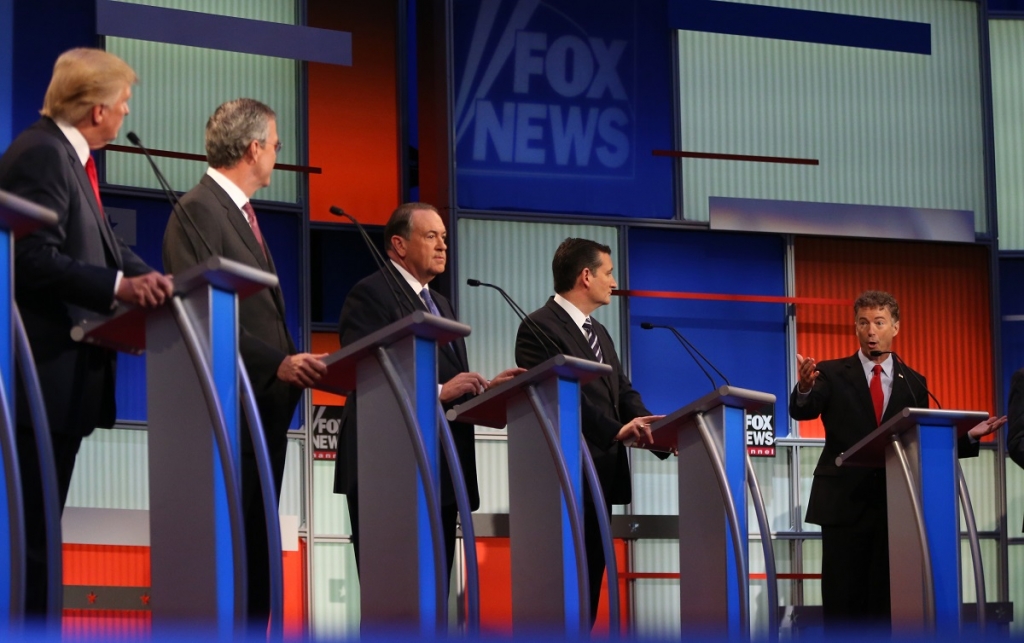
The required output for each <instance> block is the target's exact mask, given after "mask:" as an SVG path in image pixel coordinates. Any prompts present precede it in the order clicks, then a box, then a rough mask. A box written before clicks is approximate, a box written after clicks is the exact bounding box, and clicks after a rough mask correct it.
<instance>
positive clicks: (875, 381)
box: [869, 364, 885, 424]
mask: <svg viewBox="0 0 1024 643" xmlns="http://www.w3.org/2000/svg"><path fill="white" fill-rule="evenodd" d="M871 372H872V373H874V375H873V376H872V377H871V386H870V387H869V388H870V389H871V401H872V402H873V403H874V405H875V422H877V423H878V424H881V423H882V408H883V407H884V406H885V394H884V393H882V365H881V364H875V366H874V367H873V368H872V369H871Z"/></svg>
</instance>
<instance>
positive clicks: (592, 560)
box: [583, 492, 612, 629]
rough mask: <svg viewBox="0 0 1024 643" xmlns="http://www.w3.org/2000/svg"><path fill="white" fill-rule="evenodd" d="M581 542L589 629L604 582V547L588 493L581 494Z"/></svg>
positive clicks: (595, 615)
mask: <svg viewBox="0 0 1024 643" xmlns="http://www.w3.org/2000/svg"><path fill="white" fill-rule="evenodd" d="M604 510H605V512H606V515H607V516H609V517H610V516H611V513H612V507H611V505H605V508H604ZM583 540H584V544H585V545H586V548H587V578H588V583H589V585H590V627H591V629H593V627H594V622H595V621H596V620H597V606H598V603H600V602H601V581H602V580H604V571H605V560H604V546H603V545H602V544H601V529H600V527H599V526H598V522H597V514H596V513H595V512H594V503H593V501H592V500H591V498H590V493H589V492H584V494H583Z"/></svg>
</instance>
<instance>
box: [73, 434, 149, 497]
mask: <svg viewBox="0 0 1024 643" xmlns="http://www.w3.org/2000/svg"><path fill="white" fill-rule="evenodd" d="M148 445H149V434H148V433H147V432H146V431H138V430H132V429H99V430H97V431H94V432H93V434H92V435H90V436H89V437H87V438H85V439H84V440H83V441H82V446H81V448H80V449H79V451H78V458H77V460H75V472H74V474H73V475H72V476H71V488H70V490H69V491H68V502H67V505H68V506H69V507H90V508H94V509H143V510H148V509H149V451H148Z"/></svg>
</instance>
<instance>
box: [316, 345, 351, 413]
mask: <svg viewBox="0 0 1024 643" xmlns="http://www.w3.org/2000/svg"><path fill="white" fill-rule="evenodd" d="M310 339H311V340H312V342H311V343H312V344H313V353H333V352H334V351H336V350H338V349H339V348H341V342H340V341H339V340H338V333H312V334H310ZM313 404H314V405H316V406H345V396H344V395H335V394H334V393H327V392H325V391H317V390H315V389H314V390H313Z"/></svg>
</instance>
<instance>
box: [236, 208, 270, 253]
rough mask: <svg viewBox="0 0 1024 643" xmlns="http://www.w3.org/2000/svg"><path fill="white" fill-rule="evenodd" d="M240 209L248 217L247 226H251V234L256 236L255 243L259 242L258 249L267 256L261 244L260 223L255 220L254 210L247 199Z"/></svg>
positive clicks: (264, 247) (265, 249)
mask: <svg viewBox="0 0 1024 643" xmlns="http://www.w3.org/2000/svg"><path fill="white" fill-rule="evenodd" d="M242 211H243V212H245V216H246V218H247V219H249V226H250V227H251V228H252V233H253V235H255V236H256V243H258V244H260V250H262V251H263V258H264V259H266V258H267V248H266V246H264V245H263V235H262V234H260V224H259V223H258V222H257V221H256V211H255V210H253V209H252V204H251V203H249V202H248V201H246V202H245V205H243V206H242Z"/></svg>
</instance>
